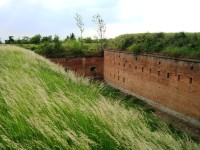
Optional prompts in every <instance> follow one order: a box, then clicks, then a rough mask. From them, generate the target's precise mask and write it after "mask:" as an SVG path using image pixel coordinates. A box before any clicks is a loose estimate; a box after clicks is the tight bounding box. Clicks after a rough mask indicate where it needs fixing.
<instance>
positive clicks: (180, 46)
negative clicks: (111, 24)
mask: <svg viewBox="0 0 200 150" xmlns="http://www.w3.org/2000/svg"><path fill="white" fill-rule="evenodd" d="M108 48H109V49H118V50H120V51H129V52H133V53H135V54H139V53H147V54H152V53H153V54H155V53H156V54H161V55H167V56H172V57H187V58H200V33H185V32H179V33H162V32H161V33H138V34H124V35H120V36H118V37H116V38H114V39H113V40H111V41H110V42H109V44H108Z"/></svg>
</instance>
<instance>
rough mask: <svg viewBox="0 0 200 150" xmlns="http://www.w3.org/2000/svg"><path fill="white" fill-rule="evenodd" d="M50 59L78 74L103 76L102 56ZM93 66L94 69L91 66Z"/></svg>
mask: <svg viewBox="0 0 200 150" xmlns="http://www.w3.org/2000/svg"><path fill="white" fill-rule="evenodd" d="M50 60H51V61H53V62H55V63H57V64H61V65H63V66H64V67H65V68H66V69H70V70H72V71H74V72H75V73H76V74H78V75H85V76H95V77H103V68H104V66H103V65H104V63H103V60H104V59H103V57H91V58H50ZM92 67H94V69H95V70H94V71H93V72H92V71H91V68H92Z"/></svg>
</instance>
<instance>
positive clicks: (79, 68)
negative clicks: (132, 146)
mask: <svg viewBox="0 0 200 150" xmlns="http://www.w3.org/2000/svg"><path fill="white" fill-rule="evenodd" d="M51 61H53V62H55V63H58V64H61V65H63V66H64V67H65V68H66V69H71V70H73V71H74V72H75V73H76V74H78V75H84V76H95V77H104V80H105V81H106V82H107V83H108V84H110V85H111V86H113V87H115V88H118V89H120V90H122V91H124V92H126V93H129V94H132V95H134V96H136V97H138V98H140V99H142V100H144V101H146V102H147V103H149V104H150V105H153V106H155V107H157V108H159V109H161V110H163V111H165V112H167V113H169V114H171V115H174V116H176V117H178V118H181V119H183V120H185V121H188V122H190V123H192V124H194V125H196V126H199V127H200V61H195V60H181V59H172V58H166V57H161V56H152V55H133V54H132V53H127V52H120V51H107V50H105V51H104V58H103V57H90V58H51Z"/></svg>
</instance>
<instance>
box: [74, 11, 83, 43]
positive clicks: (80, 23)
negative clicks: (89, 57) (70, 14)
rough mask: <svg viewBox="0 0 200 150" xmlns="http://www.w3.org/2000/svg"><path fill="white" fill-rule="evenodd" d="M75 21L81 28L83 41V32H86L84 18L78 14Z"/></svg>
mask: <svg viewBox="0 0 200 150" xmlns="http://www.w3.org/2000/svg"><path fill="white" fill-rule="evenodd" d="M74 18H75V20H76V25H77V26H78V27H79V29H80V31H81V41H82V39H83V31H84V23H83V18H82V16H81V15H80V14H78V13H76V15H75V17H74Z"/></svg>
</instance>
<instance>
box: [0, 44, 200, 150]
mask: <svg viewBox="0 0 200 150" xmlns="http://www.w3.org/2000/svg"><path fill="white" fill-rule="evenodd" d="M106 88H107V87H105V85H103V84H98V85H97V84H92V83H90V81H89V79H86V78H82V77H75V76H74V74H73V73H72V72H64V69H63V68H62V67H61V66H57V65H55V64H53V63H51V62H49V61H48V60H46V59H44V58H43V57H41V56H38V55H36V54H35V53H33V52H30V51H27V50H25V49H22V48H17V47H12V46H1V47H0V148H1V149H9V148H10V149H142V150H144V149H174V150H177V149H200V144H199V143H195V142H194V141H192V140H191V138H190V137H189V136H187V135H185V134H183V135H182V136H181V137H179V136H177V135H176V134H174V133H172V132H171V130H170V128H169V127H168V126H167V124H166V123H164V122H162V121H160V120H158V119H155V118H154V117H152V118H148V117H147V115H146V113H145V112H142V111H140V110H138V109H134V108H126V106H125V105H123V104H121V102H120V99H117V97H116V99H115V101H113V100H111V97H112V96H106V95H112V93H109V91H108V92H107V93H106V91H105V90H106ZM110 92H113V91H112V90H111V91H110ZM103 95H104V96H103ZM155 120H156V122H154V121H155ZM152 125H154V126H155V127H154V128H152Z"/></svg>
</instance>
